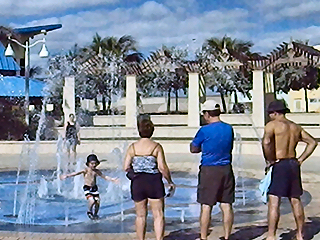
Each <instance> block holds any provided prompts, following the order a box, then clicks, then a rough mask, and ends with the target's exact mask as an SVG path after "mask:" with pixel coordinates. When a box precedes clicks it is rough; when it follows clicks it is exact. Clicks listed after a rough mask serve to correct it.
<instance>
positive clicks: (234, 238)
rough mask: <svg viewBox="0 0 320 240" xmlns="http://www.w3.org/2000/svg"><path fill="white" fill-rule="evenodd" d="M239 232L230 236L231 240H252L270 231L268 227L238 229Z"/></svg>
mask: <svg viewBox="0 0 320 240" xmlns="http://www.w3.org/2000/svg"><path fill="white" fill-rule="evenodd" d="M236 229H237V231H236V232H235V233H233V234H231V236H230V240H250V239H255V238H257V237H260V236H261V235H263V234H264V233H265V232H267V231H268V226H246V227H237V228H236Z"/></svg>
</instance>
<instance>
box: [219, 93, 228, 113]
mask: <svg viewBox="0 0 320 240" xmlns="http://www.w3.org/2000/svg"><path fill="white" fill-rule="evenodd" d="M220 97H221V102H222V108H223V112H225V113H226V112H227V105H226V100H225V99H224V94H223V91H220Z"/></svg>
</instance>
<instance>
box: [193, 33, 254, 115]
mask: <svg viewBox="0 0 320 240" xmlns="http://www.w3.org/2000/svg"><path fill="white" fill-rule="evenodd" d="M252 46H253V43H252V42H250V41H242V40H239V39H236V38H235V39H232V38H231V37H228V36H224V37H223V38H221V39H220V38H215V37H214V38H209V39H207V40H206V41H205V43H204V44H203V46H202V51H201V52H200V53H199V54H198V55H197V59H198V61H200V62H201V63H205V62H212V61H213V62H216V61H219V62H220V61H229V60H231V61H233V60H236V59H237V60H239V61H240V62H242V64H243V66H241V67H240V69H239V70H234V69H232V70H230V69H226V68H225V67H222V68H221V69H219V70H214V71H215V72H216V73H209V74H208V75H207V76H205V79H206V85H207V87H209V88H210V89H214V90H215V91H218V92H219V93H220V96H221V101H222V105H223V109H224V112H226V111H227V107H226V103H225V99H224V96H225V95H226V94H230V93H232V92H234V93H235V96H237V94H236V93H237V92H241V93H242V94H244V95H246V96H248V97H250V95H249V90H250V89H251V85H252V83H251V81H252V79H251V78H250V74H249V72H248V69H247V67H246V63H247V62H248V60H250V58H252V57H255V56H260V54H259V53H252V52H251V51H250V48H251V47H252ZM225 52H228V54H227V55H226V56H225ZM211 78H215V79H211ZM210 79H211V80H210ZM235 104H237V97H236V98H235Z"/></svg>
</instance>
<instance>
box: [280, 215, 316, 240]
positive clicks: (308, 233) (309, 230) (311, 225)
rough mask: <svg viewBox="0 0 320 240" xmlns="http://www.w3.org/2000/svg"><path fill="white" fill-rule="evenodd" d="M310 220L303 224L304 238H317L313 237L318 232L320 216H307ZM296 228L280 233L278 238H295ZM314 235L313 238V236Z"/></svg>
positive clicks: (283, 239) (306, 239)
mask: <svg viewBox="0 0 320 240" xmlns="http://www.w3.org/2000/svg"><path fill="white" fill-rule="evenodd" d="M308 219H309V220H310V221H309V222H306V224H305V234H304V236H305V237H304V240H311V239H319V237H315V236H316V235H317V234H318V233H319V232H320V217H309V218H308ZM295 234H296V230H291V231H289V232H287V233H282V234H281V235H280V240H291V239H295V238H294V237H295ZM314 237H315V238H314Z"/></svg>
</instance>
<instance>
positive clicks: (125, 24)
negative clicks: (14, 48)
mask: <svg viewBox="0 0 320 240" xmlns="http://www.w3.org/2000/svg"><path fill="white" fill-rule="evenodd" d="M248 16H249V13H248V11H247V10H245V9H230V10H228V9H220V10H214V11H208V12H205V13H202V14H190V15H188V16H182V15H180V14H176V12H175V11H174V10H172V9H171V8H168V7H167V6H166V5H164V4H160V3H156V2H154V1H149V2H145V3H143V4H142V5H140V6H137V7H135V8H127V9H124V8H117V9H114V10H111V11H110V10H109V11H108V10H105V9H103V10H96V11H83V12H78V13H76V14H69V15H65V16H63V17H60V18H47V19H39V20H35V21H32V22H29V23H27V24H25V25H24V26H26V25H27V26H35V25H42V24H54V23H61V24H62V29H59V30H55V31H52V32H50V33H48V35H47V45H48V48H49V50H51V52H59V51H61V50H62V49H70V48H71V47H72V46H73V44H74V43H78V44H79V45H80V46H84V45H86V44H89V43H90V42H91V40H92V37H93V35H94V34H95V33H96V32H98V33H99V34H100V35H101V36H103V37H105V36H117V37H120V36H122V35H125V34H130V35H132V36H133V37H134V38H135V39H136V40H137V42H138V44H139V47H140V48H141V49H142V51H149V50H150V51H154V50H155V49H157V48H159V47H161V45H162V44H166V45H169V46H170V45H176V46H182V47H186V46H187V45H189V49H192V50H194V49H195V48H196V47H200V46H201V45H202V43H203V42H204V40H205V39H206V38H209V37H214V36H218V37H222V36H223V35H225V34H228V35H231V36H232V37H237V38H241V39H244V40H249V38H248V35H247V31H246V30H247V29H248V28H253V27H255V25H254V24H252V23H250V22H248V21H247V18H248ZM12 26H14V27H22V25H17V24H12ZM192 39H196V41H192Z"/></svg>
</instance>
